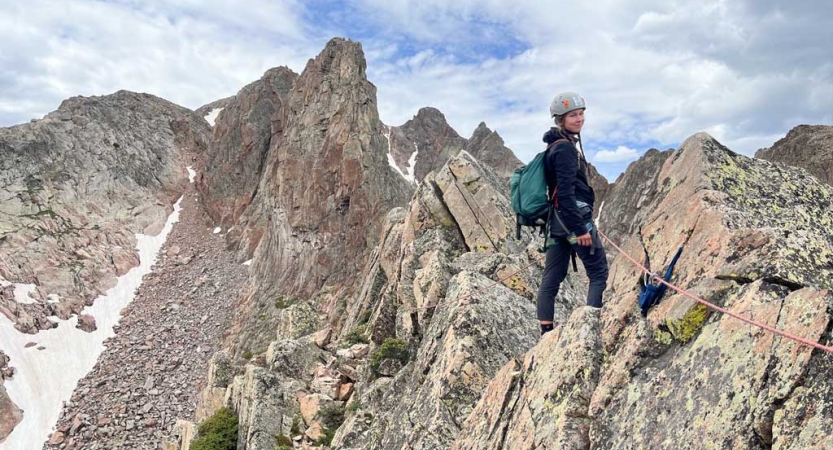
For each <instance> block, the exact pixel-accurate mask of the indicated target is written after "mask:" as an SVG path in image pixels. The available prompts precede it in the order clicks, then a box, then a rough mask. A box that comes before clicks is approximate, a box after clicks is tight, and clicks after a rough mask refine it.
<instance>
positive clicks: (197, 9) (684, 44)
mask: <svg viewBox="0 0 833 450" xmlns="http://www.w3.org/2000/svg"><path fill="white" fill-rule="evenodd" d="M244 4H245V6H237V5H244ZM830 17H833V2H831V1H828V0H816V1H810V0H807V1H805V0H794V1H792V2H788V3H785V2H778V1H775V0H734V1H713V0H706V1H698V2H691V1H687V2H682V1H669V0H663V1H660V0H656V1H655V0H631V1H618V0H617V1H614V0H596V1H593V2H554V1H544V0H540V1H525V0H512V1H504V0H482V1H474V0H456V1H453V2H448V1H446V0H421V1H404V0H356V1H323V0H312V1H301V0H250V1H248V2H245V3H240V2H231V1H221V0H156V1H152V0H147V1H141V0H110V1H94V0H26V1H22V0H8V1H3V2H0V30H3V32H2V33H3V39H2V40H0V126H9V125H13V124H17V123H23V122H26V121H28V120H29V119H32V118H39V117H42V116H43V115H44V114H46V113H48V112H49V111H52V110H54V109H56V108H57V106H58V105H59V104H60V102H61V100H63V99H64V98H67V97H70V96H74V95H102V94H109V93H112V92H114V91H116V90H119V89H129V90H134V91H140V92H148V93H151V94H155V95H158V96H161V97H164V98H166V99H168V100H171V101H174V102H176V103H179V104H181V105H183V106H187V107H190V108H197V107H199V106H201V105H202V104H205V103H208V102H210V101H213V100H216V99H218V98H222V97H226V96H229V95H233V94H234V93H236V92H237V90H239V89H240V88H241V87H242V86H243V85H245V84H247V83H249V82H251V81H254V80H256V79H258V78H259V77H260V75H261V74H262V73H263V72H264V71H265V70H266V69H268V68H270V67H274V66H279V65H286V66H289V67H290V68H292V69H293V70H295V71H296V72H300V71H302V70H303V67H304V65H305V64H306V61H307V60H308V59H309V58H311V57H314V56H315V55H316V54H318V52H320V51H321V49H322V48H323V47H324V45H325V43H326V42H327V40H329V39H330V38H331V37H333V36H344V37H348V38H351V39H354V40H358V41H360V42H362V44H363V48H364V50H365V54H366V57H367V60H368V78H369V79H370V81H372V82H373V83H374V84H375V85H376V86H377V87H378V100H379V108H380V115H381V118H382V121H383V122H385V123H387V124H389V125H400V124H402V123H404V122H405V121H407V120H408V119H410V118H411V117H412V116H413V115H414V114H415V113H416V111H417V110H418V109H419V108H420V107H423V106H434V107H436V108H438V109H440V110H441V111H443V112H444V113H445V115H446V117H447V119H448V121H449V123H450V124H451V125H452V126H453V127H454V128H455V129H456V130H457V131H458V132H459V133H460V134H461V135H462V136H463V137H469V136H470V134H471V133H472V131H473V130H474V129H475V127H476V126H477V124H478V123H480V122H481V121H484V122H486V124H487V125H489V126H490V127H491V128H492V129H495V130H497V131H498V132H499V133H500V134H501V136H503V138H504V139H505V140H506V143H507V145H508V146H509V147H510V148H512V149H513V150H514V151H515V153H516V154H518V156H519V157H520V158H521V159H522V160H524V161H528V160H529V159H531V158H532V156H534V154H535V153H536V152H538V151H540V150H541V149H542V148H541V147H542V144H541V142H540V137H541V135H542V134H543V132H544V131H545V130H546V129H547V127H548V126H549V123H550V120H549V117H548V116H549V114H548V105H549V102H550V100H551V99H552V97H553V96H554V95H555V94H556V93H558V92H560V91H565V90H572V91H577V92H579V93H581V94H582V95H583V96H584V97H585V99H586V100H587V104H588V110H587V123H586V126H585V129H584V132H583V138H584V141H585V144H586V149H587V154H588V157H589V159H590V160H591V162H593V163H595V164H596V165H597V166H598V167H599V169H600V171H601V172H602V173H603V174H605V175H606V176H608V178H610V179H611V180H612V179H614V178H615V177H616V176H617V175H618V174H619V173H620V172H621V171H622V170H623V169H624V168H625V167H626V166H627V164H628V163H629V162H631V161H633V160H634V159H636V158H638V157H639V155H641V154H642V153H644V152H645V150H647V149H648V148H651V147H655V148H659V149H665V148H669V147H675V146H677V145H679V144H680V143H681V142H682V141H683V140H684V139H685V138H686V137H688V136H690V135H691V134H693V133H695V132H697V131H707V132H709V133H711V134H712V135H713V136H715V137H716V138H717V139H719V140H720V141H721V142H723V143H724V144H725V145H727V146H729V147H730V148H732V149H734V150H736V151H739V152H741V153H745V154H753V153H754V152H755V150H757V149H758V148H761V147H767V146H769V145H771V144H772V143H773V142H774V141H776V140H777V139H779V138H781V137H783V136H784V135H785V134H786V132H787V131H789V130H790V129H791V128H792V127H793V126H795V125H798V124H802V123H809V124H833V47H832V46H831V42H833V31H831V30H833V27H831V26H830Z"/></svg>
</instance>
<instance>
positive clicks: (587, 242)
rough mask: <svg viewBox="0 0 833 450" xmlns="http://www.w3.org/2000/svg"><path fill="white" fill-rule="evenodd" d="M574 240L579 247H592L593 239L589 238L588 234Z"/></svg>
mask: <svg viewBox="0 0 833 450" xmlns="http://www.w3.org/2000/svg"><path fill="white" fill-rule="evenodd" d="M576 240H578V245H581V246H582V247H590V246H591V245H593V237H592V236H590V233H584V234H582V235H581V236H579V237H577V238H576Z"/></svg>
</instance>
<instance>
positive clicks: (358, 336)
mask: <svg viewBox="0 0 833 450" xmlns="http://www.w3.org/2000/svg"><path fill="white" fill-rule="evenodd" d="M366 331H367V327H366V326H364V325H360V326H358V327H356V328H353V329H352V330H350V332H349V333H347V336H345V337H344V343H345V344H347V346H348V347H349V346H351V345H355V344H369V343H370V340H369V339H368V338H367V336H365V335H364V333H365V332H366Z"/></svg>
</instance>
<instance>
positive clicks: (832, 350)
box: [596, 228, 833, 353]
mask: <svg viewBox="0 0 833 450" xmlns="http://www.w3.org/2000/svg"><path fill="white" fill-rule="evenodd" d="M596 231H597V232H598V233H599V234H600V235H601V236H602V237H603V238H604V239H605V240H606V241H607V242H608V243H609V244H610V245H612V246H613V247H614V248H615V249H616V250H619V253H621V254H623V255H625V257H626V258H628V259H629V260H630V261H631V262H632V263H633V264H634V265H636V266H637V267H639V268H640V269H642V271H643V272H645V273H646V274H648V275H651V276H652V277H653V278H654V279H655V280H657V281H659V282H660V283H662V284H664V285H666V286H668V287H670V288H671V289H673V290H675V291H677V292H679V293H680V294H683V295H685V296H686V297H688V298H690V299H692V300H695V301H697V302H699V303H701V304H703V305H705V306H707V307H709V308H711V309H713V310H715V311H718V312H721V313H723V314H726V315H728V316H731V317H734V318H735V319H738V320H740V321H742V322H746V323H748V324H750V325H754V326H756V327H758V328H761V329H764V330H766V331H769V332H770V333H775V334H777V335H779V336H783V337H785V338H787V339H791V340H793V341H796V342H798V343H801V344H804V345H809V346H811V347H815V348H817V349H819V350H823V351H825V352H828V353H833V347H826V346H824V345H821V344H819V343H818V342H813V341H811V340H809V339H805V338H803V337H800V336H796V335H794V334H791V333H787V332H786V331H781V330H779V329H777V328H773V327H771V326H769V325H766V324H763V323H759V322H756V321H754V320H752V319H748V318H746V317H743V316H741V315H739V314H736V313H733V312H732V311H729V310H728V309H724V308H721V307H719V306H717V305H713V304H711V303H709V302H707V301H705V300H703V299H702V298H700V297H697V296H696V295H694V294H690V293H689V292H688V291H686V290H685V289H681V288H679V287H677V286H674V285H673V284H671V283H668V282H666V281H665V280H664V279H662V278H661V277H659V276H657V275H655V274H653V273H651V271H650V270H648V269H647V268H645V266H643V265H642V264H640V263H639V262H638V261H637V260H635V259H633V258H631V255H629V254H627V252H625V251H624V250H622V249H621V248H620V247H619V246H618V245H616V244H615V243H614V242H613V241H612V240H610V238H608V237H607V236H606V235H605V234H604V233H602V232H601V230H599V229H598V228H597V229H596Z"/></svg>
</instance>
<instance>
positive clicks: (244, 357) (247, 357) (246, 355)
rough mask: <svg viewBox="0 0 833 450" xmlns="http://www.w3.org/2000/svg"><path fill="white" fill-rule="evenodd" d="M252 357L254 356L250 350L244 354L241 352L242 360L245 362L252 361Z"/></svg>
mask: <svg viewBox="0 0 833 450" xmlns="http://www.w3.org/2000/svg"><path fill="white" fill-rule="evenodd" d="M252 356H254V353H252V351H251V350H246V351H245V352H243V359H245V360H247V361H248V360H250V359H252Z"/></svg>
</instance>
